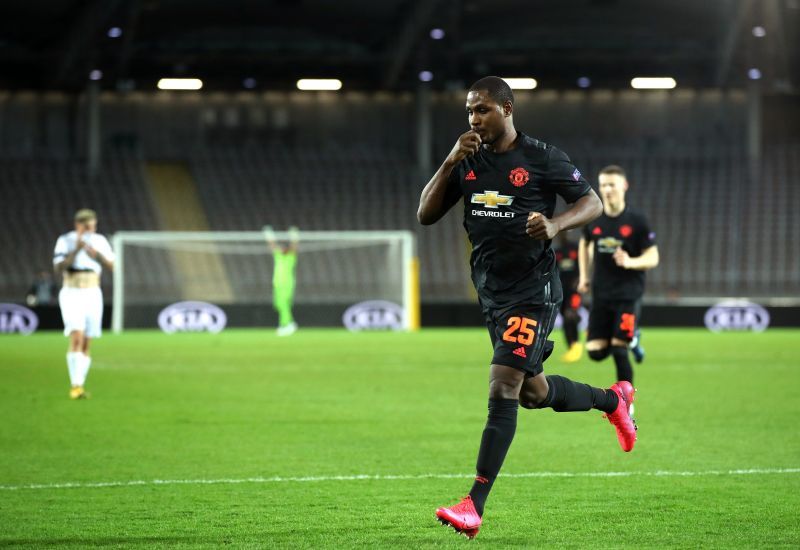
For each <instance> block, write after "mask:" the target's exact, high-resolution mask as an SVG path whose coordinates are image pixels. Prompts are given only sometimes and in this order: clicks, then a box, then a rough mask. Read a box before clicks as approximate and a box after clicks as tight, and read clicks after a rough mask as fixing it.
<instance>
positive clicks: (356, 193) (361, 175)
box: [0, 92, 800, 302]
mask: <svg viewBox="0 0 800 550" xmlns="http://www.w3.org/2000/svg"><path fill="white" fill-rule="evenodd" d="M460 97H461V96H460V94H456V93H442V94H440V95H438V96H436V97H435V99H434V107H433V117H434V129H435V134H434V135H435V139H436V141H435V143H434V148H435V150H436V152H435V154H434V159H435V162H438V159H439V158H441V157H442V156H443V155H444V154H446V151H447V150H449V148H450V147H451V145H452V141H453V139H454V136H455V135H457V133H458V132H459V129H461V128H463V127H465V115H464V113H463V112H461V111H460V106H459V104H458V100H459V98H460ZM743 102H744V99H743V96H742V95H741V94H738V93H735V92H731V93H728V94H721V93H711V92H709V93H683V94H680V93H676V94H673V95H671V96H668V95H664V94H660V95H654V96H643V95H641V94H635V93H630V92H621V93H618V94H606V95H603V94H602V93H600V92H593V93H591V94H583V95H577V94H572V93H564V94H560V95H559V94H550V93H549V92H548V93H544V92H542V93H541V94H539V95H538V96H533V95H520V98H519V99H518V109H519V120H518V122H517V126H518V127H519V128H520V129H523V130H524V131H529V132H530V133H531V134H532V135H535V136H537V137H541V138H542V139H545V140H548V141H550V142H552V143H553V144H555V145H558V146H560V147H561V148H562V149H564V150H566V151H568V152H569V153H570V155H571V156H572V158H573V161H574V162H575V163H576V165H578V166H579V167H580V168H581V170H583V171H584V173H585V174H587V175H588V176H589V177H590V179H594V174H596V173H597V171H598V169H599V168H600V167H601V166H603V165H605V164H609V163H612V162H613V163H617V164H621V165H623V166H624V167H625V168H626V169H627V171H628V174H629V178H630V181H631V185H632V187H631V192H630V202H631V204H634V205H636V207H638V208H639V209H641V210H643V211H645V212H646V213H647V214H648V216H649V218H650V220H651V221H652V223H653V226H654V228H655V229H656V231H657V233H658V240H659V247H660V249H661V251H662V263H661V267H660V268H659V269H658V270H656V271H655V272H653V273H652V274H651V276H650V283H649V288H648V298H649V299H651V300H665V301H666V300H669V299H675V298H677V297H702V296H723V295H728V296H734V295H740V296H745V295H747V296H772V297H775V296H791V295H797V294H798V293H800V264H798V262H797V261H796V257H795V251H796V250H797V249H798V245H800V219H799V218H798V216H796V215H795V214H794V213H796V212H797V211H798V210H800V190H798V181H800V144H796V143H783V144H781V145H777V146H772V147H770V148H769V149H768V150H767V151H766V152H765V153H764V156H763V158H762V160H761V163H760V164H759V165H758V168H759V169H758V170H757V171H756V172H755V173H756V174H757V179H756V181H751V178H750V175H749V174H751V173H752V172H753V170H752V167H751V166H750V164H749V162H748V159H747V155H746V153H745V151H744V148H743V147H744V146H743V144H741V143H736V142H732V141H730V138H729V137H728V136H732V135H741V133H742V128H741V127H742V125H743V124H744V115H743V112H742V106H743ZM102 105H103V112H104V113H106V114H107V115H108V116H107V117H106V119H107V120H108V123H107V124H104V126H103V135H104V141H103V143H104V149H105V152H104V162H103V164H102V167H101V169H100V171H99V173H98V174H97V175H96V176H95V177H91V176H90V174H89V173H88V171H87V169H86V167H85V162H84V161H83V159H82V156H83V151H82V146H80V143H81V141H80V139H79V138H80V136H83V135H84V133H85V129H84V128H83V127H82V122H81V120H82V119H81V116H80V111H81V109H82V108H83V107H82V106H81V105H80V104H79V105H77V106H76V109H77V111H76V112H77V113H78V115H76V116H73V118H70V115H69V108H68V107H69V105H68V102H67V100H66V99H65V98H64V97H61V96H48V95H33V94H17V95H15V96H14V97H9V96H4V97H2V98H0V122H2V124H0V128H2V130H0V144H1V145H2V146H3V148H2V150H0V182H1V184H2V195H3V200H2V202H0V216H2V217H3V219H4V220H6V221H7V224H8V230H7V231H4V232H2V234H0V248H2V250H3V254H2V255H0V266H1V267H2V269H0V299H3V300H18V299H20V297H21V296H22V295H23V293H24V291H25V289H26V288H27V286H28V285H29V283H30V279H31V277H32V275H33V274H34V273H36V272H37V271H38V270H40V269H42V268H43V267H44V266H47V265H48V264H49V262H50V254H51V252H52V250H51V249H52V246H53V243H54V241H55V238H56V236H57V235H58V234H59V233H61V232H63V231H64V230H65V229H66V228H68V227H69V225H70V224H69V220H70V216H71V214H72V212H73V211H74V210H76V209H77V208H79V207H81V206H84V205H92V206H93V207H94V208H96V209H97V210H98V211H99V212H100V216H101V218H100V224H101V225H100V227H101V230H102V231H103V232H105V233H107V234H112V233H113V232H115V231H117V230H121V229H128V230H134V229H136V230H154V229H164V227H163V224H162V221H161V220H160V219H159V212H158V208H157V206H156V204H155V202H154V197H153V196H152V193H151V191H150V186H149V185H148V179H147V178H148V175H147V168H146V166H147V164H146V161H147V162H150V161H153V160H163V159H170V160H177V161H180V162H182V163H184V164H185V165H186V166H187V167H188V170H189V173H190V174H191V176H192V177H193V178H194V183H195V185H196V190H197V193H198V196H199V200H200V203H201V204H202V205H203V207H204V209H205V215H206V217H207V223H208V227H209V228H210V229H212V230H220V231H226V230H256V229H259V228H261V227H262V226H263V225H264V224H266V223H269V224H271V225H273V226H275V227H276V228H281V229H283V228H286V227H288V226H289V225H299V226H300V227H302V228H304V229H309V230H324V229H337V230H346V229H411V230H414V231H416V232H417V234H418V236H419V249H420V250H419V252H420V256H421V267H422V272H421V282H422V297H423V300H424V301H426V302H433V301H469V300H472V299H473V294H472V290H471V286H470V282H469V275H468V271H467V269H466V262H465V259H466V257H467V255H468V244H467V243H466V239H465V236H464V234H463V230H462V229H461V228H460V223H461V222H460V218H461V215H460V213H458V212H453V213H451V214H449V215H448V217H447V219H446V220H445V223H442V224H439V225H436V226H434V227H431V228H424V229H423V228H420V227H418V225H417V224H416V220H415V212H416V205H417V200H418V193H419V190H420V188H421V186H422V185H423V184H424V182H425V181H426V180H427V177H428V175H427V174H420V173H419V171H418V168H417V167H416V165H415V162H414V159H413V155H412V150H413V142H414V136H413V132H414V128H413V125H411V124H408V123H407V122H408V120H412V118H413V113H414V108H415V107H414V102H413V97H412V96H410V95H407V94H398V95H389V94H373V95H371V96H365V95H362V94H344V95H343V96H342V97H340V98H337V99H334V98H332V97H331V96H326V95H324V94H323V95H314V96H309V95H306V96H304V95H301V94H294V93H289V94H261V95H257V96H256V95H254V94H249V95H248V94H227V95H226V94H207V95H201V96H192V97H191V99H189V100H183V99H181V100H178V99H176V97H175V96H170V95H168V94H149V95H148V94H135V93H134V94H128V95H117V94H110V95H108V96H104V98H103V104H102ZM167 112H169V113H170V116H169V117H167V116H164V115H165V113H167ZM626 112H636V113H638V114H637V116H635V117H626V116H623V115H624V113H626ZM70 121H72V122H73V123H74V124H75V126H76V129H75V136H78V137H74V136H73V138H69V134H70V132H69V131H68V129H65V128H64V126H65V125H68V124H69V123H70ZM539 131H541V133H538V132H539ZM655 136H659V137H658V138H656V137H655ZM76 144H77V145H76ZM23 191H24V193H23ZM22 197H24V199H23V198H22ZM20 219H21V220H25V224H24V227H23V226H21V225H20V224H15V223H13V221H14V220H20ZM21 266H24V267H23V268H21ZM164 269H167V270H168V269H169V268H168V267H165V268H164ZM151 276H154V277H158V276H161V277H171V275H170V274H169V273H162V274H161V275H159V272H158V271H154V272H153V273H152V274H151Z"/></svg>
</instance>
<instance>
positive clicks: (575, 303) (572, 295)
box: [561, 291, 582, 315]
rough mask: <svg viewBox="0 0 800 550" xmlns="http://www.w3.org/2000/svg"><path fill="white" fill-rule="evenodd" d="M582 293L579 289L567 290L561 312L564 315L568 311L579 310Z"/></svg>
mask: <svg viewBox="0 0 800 550" xmlns="http://www.w3.org/2000/svg"><path fill="white" fill-rule="evenodd" d="M581 302H582V300H581V295H580V294H579V293H578V292H577V291H572V292H565V293H564V301H563V302H561V314H562V315H564V314H565V313H566V312H568V311H575V312H577V311H578V309H580V307H581Z"/></svg>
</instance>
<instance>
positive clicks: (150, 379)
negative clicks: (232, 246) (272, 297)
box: [0, 329, 800, 548]
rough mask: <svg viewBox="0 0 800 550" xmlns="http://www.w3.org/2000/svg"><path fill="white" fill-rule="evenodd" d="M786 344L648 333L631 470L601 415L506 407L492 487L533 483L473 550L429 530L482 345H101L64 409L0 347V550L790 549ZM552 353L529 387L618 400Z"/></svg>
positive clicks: (54, 345)
mask: <svg viewBox="0 0 800 550" xmlns="http://www.w3.org/2000/svg"><path fill="white" fill-rule="evenodd" d="M798 337H800V333H798V332H797V331H782V330H770V331H768V332H766V333H763V334H720V335H713V334H710V333H708V332H705V331H700V330H697V331H690V330H655V329H649V330H647V329H646V333H645V344H646V347H647V352H648V357H647V359H646V362H645V364H644V365H642V366H640V367H638V368H636V374H637V380H636V386H637V387H638V389H639V393H638V394H637V403H636V412H637V415H636V416H637V420H638V423H639V442H638V443H637V445H636V449H635V450H634V451H633V452H632V453H630V454H625V453H622V452H621V451H620V450H619V447H618V444H617V441H616V437H615V435H614V431H613V428H612V427H611V426H610V425H609V424H608V423H607V422H606V421H605V420H603V419H602V418H601V417H600V413H598V412H597V411H593V412H589V413H566V414H564V413H562V414H557V413H554V412H552V411H549V410H546V411H526V410H520V414H519V427H518V430H517V435H516V439H515V441H514V444H513V445H512V447H511V450H510V452H509V455H508V458H507V460H506V463H505V466H504V469H503V472H504V473H507V474H513V475H514V476H520V475H523V474H530V475H531V477H524V476H520V477H512V476H507V477H505V478H503V477H501V478H500V479H499V480H498V481H497V483H496V484H495V489H494V491H493V493H492V495H491V497H490V498H489V501H488V504H487V511H486V515H485V520H484V527H483V528H482V530H481V533H480V534H479V535H478V538H477V539H476V540H475V541H473V542H471V543H467V541H466V540H465V539H463V538H461V537H458V536H456V535H455V534H454V533H453V532H452V531H450V530H447V529H445V528H443V527H441V526H440V525H439V524H438V523H436V521H435V520H434V516H433V512H434V510H435V508H436V507H437V506H440V505H443V504H451V503H454V502H456V500H457V499H458V497H460V496H462V495H464V494H466V492H467V491H468V489H469V487H470V485H471V480H470V474H471V473H472V472H473V468H474V463H475V456H476V452H477V447H478V444H479V440H480V434H481V431H482V429H483V424H484V421H485V417H486V391H487V376H488V370H487V362H488V360H489V358H490V351H491V350H490V346H489V338H488V335H487V334H486V333H485V331H481V330H425V331H422V332H421V333H418V334H385V333H374V334H348V333H345V332H342V331H333V330H331V331H324V330H301V331H300V332H298V333H297V334H296V335H295V336H293V337H291V338H286V339H279V338H276V337H275V336H274V335H273V334H272V332H270V331H227V332H224V333H222V334H219V335H208V334H193V335H172V336H167V335H162V334H159V333H155V332H131V333H126V334H125V335H123V336H112V335H108V336H106V337H104V338H102V339H101V340H98V341H97V342H96V343H95V346H94V364H93V366H92V371H91V373H90V375H89V381H88V384H87V388H88V390H89V391H90V392H91V393H92V399H91V400H88V401H81V402H73V401H70V400H69V399H68V398H67V392H68V381H67V371H66V366H65V361H64V353H65V349H66V339H64V338H63V337H62V336H61V335H60V334H56V333H40V334H37V335H34V336H29V337H20V336H4V337H2V338H0V379H1V380H2V381H3V392H2V397H0V418H2V422H0V546H17V545H19V546H28V547H42V546H53V545H59V546H61V545H63V546H73V547H86V546H98V545H100V546H146V547H159V546H184V547H218V546H222V545H231V546H234V547H254V548H255V547H285V548H304V547H305V548H317V547H359V546H360V547H380V546H387V547H388V546H406V547H411V546H413V547H429V546H443V547H457V546H459V547H460V546H462V545H464V544H472V545H478V546H487V545H489V546H501V545H502V546H531V547H533V546H535V547H548V548H551V547H570V548H579V547H583V548H621V547H628V548H644V547H676V548H677V547H680V548H684V547H747V548H754V547H781V546H783V547H786V546H794V547H796V546H798V545H800V527H799V526H798V521H797V518H798V516H797V513H798V512H797V511H798V509H800V429H798V422H799V421H800V364H798V356H799V355H800V354H798V344H797V342H798ZM555 338H556V339H557V340H558V341H559V346H558V347H557V348H556V356H554V358H553V359H551V360H550V361H549V362H548V364H547V365H546V371H547V372H549V373H559V374H563V375H566V376H570V377H572V378H574V379H577V380H581V381H586V382H590V383H593V384H595V385H603V386H608V385H610V384H611V383H612V379H613V363H612V362H611V361H610V360H608V361H606V362H604V363H602V364H599V365H598V364H592V363H590V362H589V361H588V360H587V359H584V360H583V361H581V362H580V363H579V364H577V365H569V366H567V365H564V364H561V363H559V362H558V358H557V355H558V354H559V353H560V352H562V351H563V345H562V344H561V335H560V334H557V335H555ZM731 470H756V472H753V471H750V472H742V471H739V472H734V473H731V472H730V471H731ZM614 472H616V473H623V474H624V475H611V474H610V473H614ZM659 472H660V473H659ZM543 473H545V474H548V475H549V474H553V475H551V476H544V477H543V476H542V474H543ZM568 474H577V475H574V476H572V475H568ZM594 474H597V475H594ZM451 475H452V476H451ZM459 475H463V477H459ZM358 476H371V477H366V478H359V477H358ZM394 476H396V477H394ZM426 476H431V477H426ZM448 476H451V477H448ZM287 478H288V479H287ZM157 480H161V482H158V481H157ZM104 483H108V484H107V485H104Z"/></svg>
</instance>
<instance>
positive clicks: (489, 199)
mask: <svg viewBox="0 0 800 550" xmlns="http://www.w3.org/2000/svg"><path fill="white" fill-rule="evenodd" d="M512 202H514V197H513V196H511V195H501V194H499V193H498V192H497V191H484V192H483V193H473V194H472V203H474V204H482V205H484V206H485V207H486V208H497V207H498V206H511V203H512Z"/></svg>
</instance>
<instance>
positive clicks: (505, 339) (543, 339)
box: [486, 279, 561, 377]
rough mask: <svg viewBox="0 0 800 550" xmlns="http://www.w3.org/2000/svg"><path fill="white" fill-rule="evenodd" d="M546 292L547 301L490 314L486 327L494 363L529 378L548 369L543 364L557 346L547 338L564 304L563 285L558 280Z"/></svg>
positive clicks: (487, 315)
mask: <svg viewBox="0 0 800 550" xmlns="http://www.w3.org/2000/svg"><path fill="white" fill-rule="evenodd" d="M552 282H553V281H551V283H552ZM545 295H546V299H545V303H543V304H519V305H514V306H509V307H507V308H503V309H498V310H492V311H490V312H488V313H487V314H486V326H487V328H488V329H489V337H490V338H491V339H492V346H493V347H494V355H493V356H492V364H493V365H505V366H507V367H512V368H515V369H518V370H521V371H523V372H525V374H526V375H527V377H531V376H536V375H537V374H539V373H541V372H542V371H543V370H544V368H543V366H542V363H544V361H546V360H547V358H548V357H550V354H551V353H553V346H554V343H553V342H552V340H548V339H547V337H548V336H549V335H550V332H551V331H552V330H553V325H554V324H555V322H556V316H557V315H558V310H559V307H560V305H561V285H560V284H559V283H558V282H557V279H556V283H555V284H552V287H548V290H547V292H546V293H545Z"/></svg>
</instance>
